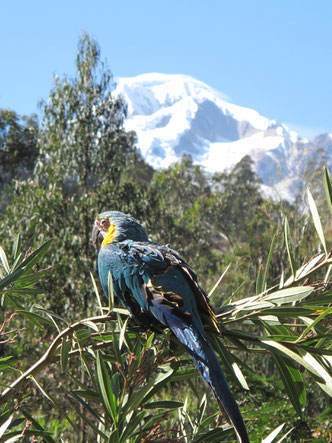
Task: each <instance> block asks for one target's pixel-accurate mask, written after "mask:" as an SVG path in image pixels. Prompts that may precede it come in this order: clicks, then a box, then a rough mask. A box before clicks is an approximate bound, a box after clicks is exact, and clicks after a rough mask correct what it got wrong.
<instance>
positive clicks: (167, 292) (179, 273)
mask: <svg viewBox="0 0 332 443" xmlns="http://www.w3.org/2000/svg"><path fill="white" fill-rule="evenodd" d="M92 239H93V242H94V243H95V244H96V245H97V246H100V250H99V254H98V272H99V278H100V281H101V285H102V287H103V290H104V292H105V294H106V296H108V275H109V272H111V275H112V279H113V289H114V294H115V296H116V297H117V299H118V300H119V302H120V303H121V304H122V305H123V306H124V307H126V308H127V309H128V310H129V311H130V312H131V314H132V315H133V317H134V318H136V319H137V320H138V321H139V322H140V323H141V324H142V323H143V324H145V326H146V327H147V328H149V327H151V326H154V325H155V324H156V323H159V324H161V326H163V327H168V328H170V329H171V331H172V332H173V334H174V335H175V336H176V338H177V339H178V340H179V341H180V342H181V343H182V344H183V345H184V346H185V348H186V349H187V351H188V352H189V353H190V355H191V356H192V358H193V360H194V362H195V365H196V367H197V369H198V371H199V372H200V373H201V375H202V377H203V378H204V380H205V381H206V382H207V383H208V384H209V386H210V387H211V389H212V391H213V393H214V395H215V396H216V398H217V401H218V403H219V405H220V407H221V409H222V410H223V411H224V412H225V413H226V415H227V417H228V418H229V420H230V421H231V423H232V424H233V426H234V428H235V431H236V434H237V437H238V440H239V441H240V442H242V443H246V442H249V437H248V434H247V431H246V427H245V424H244V421H243V419H242V416H241V413H240V411H239V408H238V405H237V403H236V401H235V399H234V397H233V395H232V393H231V391H230V388H229V386H228V383H227V380H226V378H225V376H224V373H223V371H222V369H221V367H220V364H219V361H218V359H217V357H216V354H215V352H214V350H213V348H212V345H211V342H210V340H209V338H208V334H207V332H209V333H211V332H212V333H217V334H219V333H220V329H219V326H218V322H217V318H216V316H215V313H214V311H213V309H212V307H211V306H210V304H209V300H208V296H207V295H206V294H205V292H204V291H203V290H202V289H201V287H200V286H199V284H198V282H197V277H196V274H195V272H194V271H193V269H191V268H190V266H189V265H188V264H187V263H186V262H185V261H184V260H183V259H182V258H181V257H180V256H179V254H178V253H177V252H175V251H173V250H172V249H171V248H169V247H168V246H164V245H160V244H157V243H153V242H151V241H149V239H148V237H147V235H146V233H145V231H144V229H143V227H142V225H141V224H140V223H139V222H138V221H137V220H136V219H135V218H133V217H131V216H130V215H127V214H123V213H121V212H118V211H108V212H103V213H101V214H99V215H98V216H97V218H96V220H95V223H94V227H93V232H92Z"/></svg>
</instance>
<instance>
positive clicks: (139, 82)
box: [115, 74, 332, 200]
mask: <svg viewBox="0 0 332 443" xmlns="http://www.w3.org/2000/svg"><path fill="white" fill-rule="evenodd" d="M115 94H116V95H119V94H121V95H122V96H123V98H124V99H125V101H126V102H127V105H128V118H127V120H126V129H128V130H134V131H135V132H136V133H137V137H138V147H139V148H140V150H141V153H142V155H143V157H144V158H145V160H146V161H147V162H148V163H149V164H151V166H153V167H155V168H164V167H167V166H169V165H170V164H172V163H174V162H175V161H177V160H178V159H179V158H181V156H182V155H183V154H184V153H186V154H190V155H191V156H192V158H193V160H194V161H195V162H197V163H199V164H201V165H202V166H204V167H205V169H206V170H207V171H208V172H216V171H222V170H224V169H225V168H229V167H231V166H232V165H234V164H235V163H237V162H238V161H240V160H241V158H242V157H244V156H245V155H247V154H248V155H250V157H251V158H252V159H253V160H254V162H255V168H256V172H257V174H258V176H259V177H260V178H261V179H262V182H263V184H264V188H265V190H266V191H267V192H268V193H269V194H271V193H273V192H274V193H275V195H279V196H281V197H284V198H287V199H290V200H292V198H293V196H294V192H295V191H296V189H297V187H298V184H299V180H300V177H301V173H302V172H303V168H304V166H305V164H306V161H307V160H306V159H307V156H308V154H309V155H310V156H311V155H313V154H314V152H316V151H317V150H318V149H319V147H322V145H324V148H326V149H327V151H328V154H329V157H330V158H332V136H331V135H324V136H319V137H317V138H316V139H315V140H314V141H313V142H312V143H310V142H309V141H308V140H306V139H301V138H300V136H299V135H298V134H297V133H295V132H294V131H291V130H289V129H288V128H287V126H285V125H283V124H280V123H277V122H276V121H275V120H269V119H267V118H265V117H263V116H261V115H259V114H258V113H257V112H256V111H254V110H252V109H249V108H244V107H240V106H237V105H234V104H231V103H228V102H227V101H225V99H224V97H223V95H222V94H221V93H220V92H218V91H216V90H215V89H213V88H211V87H209V86H208V85H206V84H205V83H203V82H200V81H198V80H196V79H194V78H192V77H189V76H184V75H166V74H144V75H139V76H137V77H131V78H120V79H118V83H117V87H116V89H115Z"/></svg>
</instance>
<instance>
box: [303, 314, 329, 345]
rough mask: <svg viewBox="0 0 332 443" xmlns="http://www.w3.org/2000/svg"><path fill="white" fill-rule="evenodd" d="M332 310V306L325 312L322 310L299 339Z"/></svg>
mask: <svg viewBox="0 0 332 443" xmlns="http://www.w3.org/2000/svg"><path fill="white" fill-rule="evenodd" d="M331 312H332V307H330V308H327V309H326V310H325V311H324V312H322V313H321V314H320V315H319V316H318V317H317V318H316V319H315V320H314V321H313V322H312V323H310V325H309V326H308V327H307V328H306V329H305V330H304V331H303V332H302V334H301V336H300V337H299V340H301V339H302V338H303V337H305V336H306V335H307V334H308V332H310V331H311V330H312V329H313V328H314V327H315V326H316V325H317V324H318V323H319V322H320V321H321V320H323V318H324V317H326V316H327V315H329V314H330V313H331Z"/></svg>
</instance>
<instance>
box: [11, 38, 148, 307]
mask: <svg viewBox="0 0 332 443" xmlns="http://www.w3.org/2000/svg"><path fill="white" fill-rule="evenodd" d="M76 67H77V75H76V77H75V78H72V79H69V78H67V77H63V78H58V77H56V78H55V80H54V86H53V88H52V90H51V93H50V97H49V99H48V100H47V101H46V102H44V103H43V104H42V110H43V117H42V121H41V129H40V137H39V149H40V155H39V157H38V162H37V166H36V168H35V175H34V177H33V178H32V179H30V180H28V181H25V182H22V183H21V184H20V186H19V187H18V189H17V195H16V196H15V198H14V200H13V202H12V204H11V205H10V208H8V211H7V222H8V224H9V226H8V229H9V230H11V228H12V227H13V223H15V221H17V220H20V223H19V228H20V230H21V231H22V232H24V237H23V238H24V241H26V242H29V243H30V244H31V243H32V242H33V241H36V242H39V241H42V240H43V239H44V238H49V237H53V238H54V239H55V243H54V245H55V248H54V254H53V256H52V265H53V266H54V272H53V274H52V277H51V278H50V279H48V280H47V285H48V287H47V290H48V292H49V293H50V294H52V296H51V297H50V303H51V305H52V308H53V309H55V310H60V311H63V310H65V309H68V310H69V311H72V312H74V311H73V305H74V304H76V308H75V311H77V306H81V307H82V311H83V312H84V311H86V309H87V307H88V300H89V296H90V293H91V290H90V288H91V287H90V276H89V272H90V270H91V269H93V263H94V262H95V254H94V252H93V250H92V247H91V244H90V234H91V226H92V223H93V220H94V217H95V215H96V213H98V212H101V211H102V210H103V209H106V208H116V209H120V210H121V209H122V210H130V211H131V212H134V213H135V205H136V204H138V203H137V202H139V201H140V200H141V196H140V190H139V188H138V187H137V186H136V185H135V184H134V183H133V182H129V181H128V180H127V181H124V180H122V178H121V177H122V176H123V173H124V171H125V169H126V167H127V166H129V165H128V163H129V161H132V162H133V161H134V158H135V157H134V153H135V148H134V142H135V136H134V134H133V133H128V132H126V131H125V130H124V128H123V121H124V118H125V115H126V106H125V104H124V102H123V101H122V100H121V99H120V98H115V97H113V96H112V87H113V84H112V76H111V73H110V71H109V70H108V69H106V68H105V66H104V64H103V63H102V60H101V57H100V49H99V46H98V44H97V43H96V42H95V41H94V40H92V39H90V37H89V36H88V35H87V34H86V33H84V34H83V35H82V37H81V39H80V40H79V44H78V55H77V60H76ZM15 230H17V229H16V227H15ZM56 288H62V291H61V292H62V295H61V296H60V295H59V290H58V289H56ZM74 294H76V295H74ZM77 296H78V297H79V300H75V297H76V298H77Z"/></svg>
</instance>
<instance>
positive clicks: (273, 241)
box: [262, 234, 277, 292]
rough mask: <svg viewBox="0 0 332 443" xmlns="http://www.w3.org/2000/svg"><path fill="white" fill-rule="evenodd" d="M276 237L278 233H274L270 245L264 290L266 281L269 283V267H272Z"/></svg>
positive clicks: (264, 284)
mask: <svg viewBox="0 0 332 443" xmlns="http://www.w3.org/2000/svg"><path fill="white" fill-rule="evenodd" d="M276 237H277V235H276V234H274V236H273V237H272V241H271V246H270V250H269V255H268V257H267V261H266V266H265V272H264V278H263V285H262V287H263V291H265V289H266V283H267V278H268V275H269V269H270V264H271V260H272V254H273V249H274V243H275V241H276ZM263 291H262V292H263Z"/></svg>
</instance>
